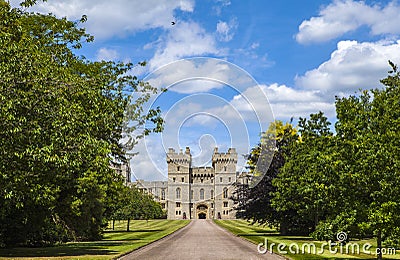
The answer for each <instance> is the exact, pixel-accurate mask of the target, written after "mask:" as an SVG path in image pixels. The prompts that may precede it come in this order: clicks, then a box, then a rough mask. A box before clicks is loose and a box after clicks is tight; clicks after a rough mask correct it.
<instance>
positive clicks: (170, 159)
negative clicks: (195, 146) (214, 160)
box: [167, 147, 192, 164]
mask: <svg viewBox="0 0 400 260" xmlns="http://www.w3.org/2000/svg"><path fill="white" fill-rule="evenodd" d="M191 161H192V155H191V154H190V148H189V147H186V150H185V153H183V151H182V149H180V151H179V153H177V152H175V149H173V148H169V149H168V153H167V163H175V164H191Z"/></svg>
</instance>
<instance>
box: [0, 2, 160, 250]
mask: <svg viewBox="0 0 400 260" xmlns="http://www.w3.org/2000/svg"><path fill="white" fill-rule="evenodd" d="M34 2H35V1H25V5H31V4H33V3H34ZM85 21H86V17H85V16H83V17H82V19H81V20H79V21H69V20H67V19H66V18H57V17H55V16H53V15H50V14H49V15H43V14H35V13H28V12H25V11H22V10H21V9H18V8H11V7H10V6H9V4H8V3H7V2H6V1H4V0H0V103H1V105H0V129H1V130H0V205H1V207H0V245H16V244H22V245H36V244H46V243H54V242H57V241H66V240H69V239H74V240H87V239H98V238H100V236H101V230H102V227H103V224H104V223H103V221H104V219H103V216H104V212H105V210H106V209H107V207H108V205H109V203H110V201H109V200H108V198H109V197H113V196H114V197H115V194H116V193H118V191H119V190H120V188H121V186H122V182H121V180H120V176H119V175H118V174H116V172H115V171H114V170H112V169H111V168H110V161H111V160H119V161H125V160H126V156H125V151H124V144H123V143H121V142H120V140H121V137H122V136H123V134H124V133H126V132H127V131H137V130H140V129H141V133H139V135H140V134H148V133H149V132H150V131H152V130H153V131H160V130H161V129H162V119H161V118H160V117H159V115H160V111H159V109H155V110H151V111H149V112H148V113H147V112H146V111H142V108H141V105H142V104H143V103H144V102H146V101H147V100H148V98H149V97H150V95H151V94H152V93H154V92H155V89H153V88H152V87H151V86H149V85H148V84H146V83H144V82H141V81H140V80H138V79H137V78H136V77H135V76H133V75H131V74H130V71H131V69H132V68H133V67H134V66H136V65H134V64H131V63H115V62H108V61H102V62H92V61H89V60H87V59H86V58H84V57H78V56H77V55H76V54H75V53H74V50H75V49H78V48H80V47H81V46H82V44H84V43H85V42H91V41H92V40H93V37H92V36H90V35H88V34H87V33H86V32H85V30H84V29H83V28H81V27H80V25H81V24H82V23H84V22H85ZM132 92H135V93H136V95H135V97H136V98H135V99H133V98H132V95H131V93H132ZM146 120H150V121H152V122H154V129H144V128H143V125H144V122H145V121H146ZM128 122H133V123H128ZM132 143H133V144H134V141H133V142H132ZM132 143H131V144H132Z"/></svg>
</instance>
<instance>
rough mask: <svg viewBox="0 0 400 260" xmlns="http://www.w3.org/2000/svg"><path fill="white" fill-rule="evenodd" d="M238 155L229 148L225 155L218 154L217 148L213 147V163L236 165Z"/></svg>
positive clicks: (234, 150) (233, 149)
mask: <svg viewBox="0 0 400 260" xmlns="http://www.w3.org/2000/svg"><path fill="white" fill-rule="evenodd" d="M237 157H238V154H237V152H236V149H235V148H229V149H228V152H227V153H219V152H218V148H217V147H215V149H214V154H213V156H212V160H213V163H215V162H223V163H236V162H237Z"/></svg>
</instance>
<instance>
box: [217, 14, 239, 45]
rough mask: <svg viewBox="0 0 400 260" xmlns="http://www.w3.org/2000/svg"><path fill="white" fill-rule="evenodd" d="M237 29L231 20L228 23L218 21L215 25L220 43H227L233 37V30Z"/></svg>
mask: <svg viewBox="0 0 400 260" xmlns="http://www.w3.org/2000/svg"><path fill="white" fill-rule="evenodd" d="M237 27H238V23H237V21H236V19H231V20H230V21H229V22H223V21H219V22H218V23H217V30H216V32H217V36H218V39H219V40H220V41H223V42H229V41H230V40H232V38H233V36H234V35H235V32H234V31H235V30H236V29H237Z"/></svg>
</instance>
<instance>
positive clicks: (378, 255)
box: [376, 229, 382, 260]
mask: <svg viewBox="0 0 400 260" xmlns="http://www.w3.org/2000/svg"><path fill="white" fill-rule="evenodd" d="M376 240H377V241H376V242H377V249H378V253H377V254H376V257H377V259H378V260H382V230H381V229H378V233H377V235H376Z"/></svg>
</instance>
